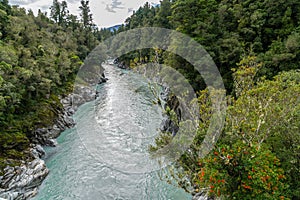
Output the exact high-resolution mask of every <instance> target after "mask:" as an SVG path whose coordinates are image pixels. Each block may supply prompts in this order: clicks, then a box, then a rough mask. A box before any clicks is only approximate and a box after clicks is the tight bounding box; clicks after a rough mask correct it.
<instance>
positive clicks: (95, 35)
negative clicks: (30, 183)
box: [0, 0, 107, 167]
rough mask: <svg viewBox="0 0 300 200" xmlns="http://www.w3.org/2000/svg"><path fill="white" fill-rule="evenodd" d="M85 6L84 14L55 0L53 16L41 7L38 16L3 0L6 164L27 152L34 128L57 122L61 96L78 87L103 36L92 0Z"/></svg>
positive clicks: (1, 89) (1, 106)
mask: <svg viewBox="0 0 300 200" xmlns="http://www.w3.org/2000/svg"><path fill="white" fill-rule="evenodd" d="M79 9H80V10H81V17H80V18H78V17H77V16H75V15H72V14H70V13H69V11H68V8H67V3H66V1H62V2H61V3H60V2H58V1H57V0H54V1H53V5H52V6H51V8H50V10H51V13H50V16H49V17H48V16H46V14H45V13H42V12H41V11H40V10H39V12H38V15H37V16H34V14H33V12H32V11H31V10H29V11H26V10H25V9H24V8H19V7H18V6H10V5H9V2H8V1H7V0H1V1H0V18H1V20H0V146H1V148H0V155H1V156H0V163H1V164H0V166H1V167H4V166H6V165H7V164H17V163H16V162H18V160H20V158H24V157H26V156H27V154H26V153H24V150H26V149H27V148H28V145H29V143H30V141H31V134H32V132H33V131H34V130H35V129H37V128H41V127H47V126H49V125H51V124H53V123H54V120H55V119H56V117H57V113H56V110H57V109H60V106H61V104H60V103H59V97H60V96H61V97H63V96H64V95H67V94H68V93H70V92H71V91H72V90H73V82H74V78H75V76H76V72H77V70H78V69H79V67H80V66H81V64H82V63H83V61H84V59H85V57H86V56H87V55H88V53H89V52H90V51H91V50H92V49H93V48H94V47H95V46H96V45H97V44H98V43H99V42H98V41H99V40H101V36H100V35H101V34H100V32H101V31H100V30H98V28H97V27H96V26H95V25H94V23H93V21H92V14H91V12H90V9H89V5H88V1H81V7H80V8H79ZM102 31H104V30H102ZM104 32H105V31H104ZM106 35H107V33H106Z"/></svg>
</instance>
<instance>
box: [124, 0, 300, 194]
mask: <svg viewBox="0 0 300 200" xmlns="http://www.w3.org/2000/svg"><path fill="white" fill-rule="evenodd" d="M147 26H158V27H163V28H171V29H175V30H177V31H179V32H182V33H185V34H187V35H189V36H190V37H192V38H193V39H194V40H196V41H197V42H199V43H200V44H201V45H203V46H204V47H205V49H206V50H207V51H208V52H209V53H210V55H211V56H212V58H213V59H214V61H215V63H216V65H217V67H218V68H219V70H220V72H221V75H222V77H223V80H224V83H225V87H226V89H227V94H229V95H231V96H228V105H229V109H228V113H227V117H226V125H225V128H224V130H223V133H222V135H221V138H220V139H219V141H218V143H217V144H216V146H215V149H214V151H213V152H211V153H210V154H209V155H208V156H206V157H204V158H202V157H200V156H199V150H200V149H199V148H200V146H201V143H202V140H203V138H204V135H205V134H206V130H207V128H208V126H209V118H210V113H211V108H210V104H211V103H210V100H209V98H208V96H209V94H208V91H207V90H203V89H205V84H204V82H203V80H202V78H201V75H200V74H198V73H197V72H196V71H195V70H194V67H193V66H191V65H190V64H189V63H187V62H186V61H185V60H184V59H182V58H180V57H179V56H177V55H174V54H171V53H169V52H167V51H162V50H159V49H144V50H139V51H134V52H131V53H129V54H126V55H123V56H121V57H120V58H119V59H118V60H119V62H122V63H123V64H125V65H128V66H130V67H134V66H135V65H138V64H140V63H145V62H158V63H164V64H166V65H168V66H172V67H173V68H175V69H176V70H177V71H179V72H180V73H182V74H183V75H184V76H185V77H186V78H187V79H188V80H189V81H190V84H191V85H192V86H193V88H194V89H195V91H199V90H201V91H200V92H199V93H198V101H199V103H200V104H201V106H200V116H201V117H200V118H201V120H200V121H201V123H200V124H199V131H198V132H197V134H196V137H195V141H194V143H193V145H192V146H191V149H190V151H189V153H186V154H184V155H183V156H182V157H181V159H180V160H179V161H178V163H177V167H178V169H182V171H180V170H179V171H180V173H177V174H174V177H177V180H178V183H179V185H181V186H182V187H183V188H185V189H186V190H188V191H189V192H192V193H194V192H197V191H198V192H200V191H202V190H207V191H208V192H209V194H210V195H211V196H214V197H221V198H225V199H300V191H299V188H300V185H299V182H300V163H299V160H300V148H299V147H300V138H299V137H300V136H299V132H300V130H299V127H300V124H299V121H300V119H299V111H300V107H299V103H300V102H299V94H300V91H299V89H300V85H299V80H300V79H299V78H300V72H299V71H297V70H296V69H299V68H300V67H299V66H300V62H299V61H300V60H299V59H300V54H299V53H300V3H299V2H298V1H295V0H288V1H276V2H275V1H272V0H258V1H253V0H247V1H226V0H208V1H207V0H174V1H171V0H162V1H161V4H160V6H158V7H151V6H150V5H149V4H145V5H144V6H143V7H140V8H139V9H138V10H137V11H136V12H134V14H133V15H132V16H131V17H129V18H128V19H127V20H126V24H125V26H124V27H122V28H121V30H119V31H126V30H128V29H133V28H137V27H147ZM288 71H289V72H288ZM170 140H172V136H171V134H168V133H162V134H161V136H160V137H159V138H157V139H156V142H157V146H156V147H154V146H152V147H151V150H152V151H155V150H157V148H159V147H161V146H164V145H166V144H168V143H169V142H170Z"/></svg>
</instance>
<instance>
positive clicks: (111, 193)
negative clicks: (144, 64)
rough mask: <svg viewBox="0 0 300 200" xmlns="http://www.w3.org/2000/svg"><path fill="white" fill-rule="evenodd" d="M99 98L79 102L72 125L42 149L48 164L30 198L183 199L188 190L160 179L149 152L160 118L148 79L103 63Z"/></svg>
mask: <svg viewBox="0 0 300 200" xmlns="http://www.w3.org/2000/svg"><path fill="white" fill-rule="evenodd" d="M105 75H106V77H107V78H108V79H109V80H108V82H107V83H104V84H102V85H100V86H99V88H98V90H99V97H98V99H97V100H95V101H93V102H89V103H86V104H84V105H82V106H81V107H79V109H78V111H77V112H76V114H75V115H74V116H73V117H74V119H75V121H76V123H77V125H76V127H75V128H73V129H69V130H67V131H65V132H63V133H62V134H61V136H60V137H59V138H58V139H57V141H58V146H57V147H55V148H46V152H47V155H46V158H45V160H46V164H47V167H48V168H49V169H50V174H49V175H48V176H47V178H46V179H45V181H44V182H43V184H42V186H41V187H40V190H39V193H38V195H37V196H36V197H35V198H34V200H69V199H70V200H71V199H72V200H77V199H80V200H89V199H91V200H171V199H172V200H185V199H187V200H188V199H191V198H192V197H191V195H190V194H187V193H185V192H184V191H183V190H182V189H180V188H178V187H175V186H173V185H170V184H168V183H167V182H166V181H163V180H161V178H160V176H159V174H161V172H162V171H164V170H163V169H161V170H160V169H159V165H158V164H157V163H155V162H154V161H153V160H152V159H151V158H150V157H149V153H148V147H149V144H151V143H153V141H154V139H155V137H156V136H157V134H158V128H159V127H160V123H161V121H162V110H161V108H160V107H159V106H157V105H155V104H153V101H154V100H155V99H154V96H153V95H152V94H151V92H150V90H149V86H148V82H147V80H146V79H144V78H143V77H141V76H139V75H138V74H135V73H134V72H131V71H126V70H122V69H119V68H116V67H114V66H112V65H105Z"/></svg>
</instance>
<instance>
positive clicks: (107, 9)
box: [9, 0, 159, 28]
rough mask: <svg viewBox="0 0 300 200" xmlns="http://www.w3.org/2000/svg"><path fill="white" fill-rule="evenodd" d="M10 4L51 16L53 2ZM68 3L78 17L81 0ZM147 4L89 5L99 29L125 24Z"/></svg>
mask: <svg viewBox="0 0 300 200" xmlns="http://www.w3.org/2000/svg"><path fill="white" fill-rule="evenodd" d="M9 2H10V4H11V5H19V6H20V7H24V8H26V9H31V10H32V11H33V12H34V13H37V11H38V9H41V10H42V11H47V13H48V16H49V13H50V11H49V7H50V6H51V5H52V2H53V0H9ZM60 2H61V0H60ZM66 2H67V4H68V9H69V11H70V13H72V14H77V15H78V14H79V6H80V0H66ZM146 2H147V0H90V3H89V5H90V9H91V12H92V14H93V19H94V22H95V23H96V24H97V25H98V27H99V28H104V27H111V26H114V25H118V24H122V23H124V21H125V20H126V18H127V17H129V16H130V15H131V14H132V12H133V10H137V9H138V8H139V7H140V6H142V5H144V3H146ZM148 2H149V3H151V4H153V5H155V4H158V3H159V0H148Z"/></svg>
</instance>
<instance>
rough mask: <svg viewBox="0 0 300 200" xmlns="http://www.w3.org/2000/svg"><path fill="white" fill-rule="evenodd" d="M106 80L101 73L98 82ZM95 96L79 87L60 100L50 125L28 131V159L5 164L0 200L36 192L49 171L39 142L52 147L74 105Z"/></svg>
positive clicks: (69, 125) (20, 199)
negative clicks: (60, 106) (10, 164)
mask: <svg viewBox="0 0 300 200" xmlns="http://www.w3.org/2000/svg"><path fill="white" fill-rule="evenodd" d="M107 80H108V79H107V78H105V76H104V74H102V76H101V77H100V79H99V83H104V82H106V81H107ZM96 97H97V93H96V91H95V89H93V87H92V86H80V87H77V88H76V90H75V91H74V93H71V94H69V95H68V96H67V97H65V98H63V99H61V104H62V105H63V109H61V110H56V112H57V113H58V116H57V119H56V121H55V123H54V125H53V126H49V127H45V128H39V129H36V130H35V131H34V132H33V134H32V138H31V139H32V142H33V144H32V145H31V146H32V147H31V148H30V149H29V152H30V154H31V157H32V158H31V159H28V160H26V161H22V164H21V165H20V166H17V167H6V168H5V170H4V175H3V176H0V200H3V199H4V200H23V199H25V200H26V199H30V198H31V197H33V196H35V195H36V194H37V192H38V187H39V186H40V185H41V183H42V182H43V180H44V179H45V177H46V176H47V175H48V173H49V170H48V169H47V167H46V165H45V161H44V160H42V157H43V156H44V155H45V151H44V149H43V148H42V146H41V145H43V146H52V147H54V146H56V145H57V142H56V139H55V138H57V137H58V136H59V135H60V133H61V132H63V131H64V130H66V129H68V128H72V127H73V126H74V125H75V122H74V120H73V119H72V115H73V114H74V113H75V112H76V110H77V109H78V107H79V106H80V105H82V104H84V103H85V102H88V101H92V100H94V99H95V98H96Z"/></svg>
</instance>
